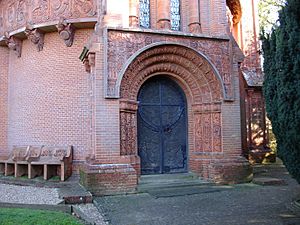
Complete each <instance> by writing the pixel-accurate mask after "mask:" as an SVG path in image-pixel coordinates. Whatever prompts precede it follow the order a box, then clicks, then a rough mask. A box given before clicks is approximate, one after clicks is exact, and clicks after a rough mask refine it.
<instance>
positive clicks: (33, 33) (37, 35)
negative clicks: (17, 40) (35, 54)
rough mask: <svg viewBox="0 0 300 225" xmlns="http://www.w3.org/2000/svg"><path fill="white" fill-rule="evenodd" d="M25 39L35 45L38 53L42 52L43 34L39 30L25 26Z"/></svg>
mask: <svg viewBox="0 0 300 225" xmlns="http://www.w3.org/2000/svg"><path fill="white" fill-rule="evenodd" d="M25 35H26V36H27V38H28V39H29V40H30V41H31V42H32V43H33V44H35V45H36V48H37V50H38V51H42V50H43V47H44V36H45V35H44V33H43V32H41V31H40V30H39V29H32V27H31V26H27V27H26V30H25Z"/></svg>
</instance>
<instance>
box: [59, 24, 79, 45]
mask: <svg viewBox="0 0 300 225" xmlns="http://www.w3.org/2000/svg"><path fill="white" fill-rule="evenodd" d="M56 27H57V30H58V33H59V36H60V37H61V38H62V39H63V41H64V42H65V44H66V46H67V47H71V46H72V44H73V40H74V35H75V28H74V27H73V25H72V24H70V23H67V22H66V20H65V19H64V18H60V20H59V23H58V24H57V25H56Z"/></svg>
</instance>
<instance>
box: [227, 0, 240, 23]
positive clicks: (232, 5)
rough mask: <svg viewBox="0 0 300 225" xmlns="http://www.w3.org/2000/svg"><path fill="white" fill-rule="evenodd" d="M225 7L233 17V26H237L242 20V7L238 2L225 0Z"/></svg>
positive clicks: (237, 0) (238, 0) (236, 0)
mask: <svg viewBox="0 0 300 225" xmlns="http://www.w3.org/2000/svg"><path fill="white" fill-rule="evenodd" d="M226 5H227V6H228V7H229V9H230V11H231V14H232V16H233V18H232V22H233V24H237V23H238V22H240V20H241V18H242V7H241V3H240V0H226Z"/></svg>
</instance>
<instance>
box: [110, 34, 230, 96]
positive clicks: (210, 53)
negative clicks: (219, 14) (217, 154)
mask: <svg viewBox="0 0 300 225" xmlns="http://www.w3.org/2000/svg"><path fill="white" fill-rule="evenodd" d="M164 42H165V43H178V44H180V45H183V46H187V47H190V48H191V49H194V50H196V51H197V52H199V53H201V54H203V55H205V56H206V57H207V58H208V59H209V60H210V61H211V62H212V64H213V65H214V67H215V68H216V69H217V71H218V72H219V74H220V76H221V79H222V81H223V85H224V89H225V90H224V91H225V96H224V98H225V99H226V100H233V99H234V94H233V88H234V85H233V77H232V58H231V57H232V54H231V52H230V41H229V40H223V39H209V38H196V37H183V36H173V35H166V34H165V35H162V34H154V33H143V32H130V31H122V30H109V31H108V34H107V46H106V48H107V62H108V63H107V69H106V79H105V82H106V87H105V88H106V97H107V98H118V97H119V86H118V85H119V83H118V80H120V76H122V74H121V73H122V72H124V71H123V70H124V68H125V66H126V65H128V63H130V61H129V59H130V57H133V56H135V54H137V52H138V51H143V49H145V48H147V46H149V45H154V44H155V43H164ZM145 54H147V50H146V51H145ZM158 54H160V53H158ZM174 54H175V53H174ZM160 57H163V54H162V55H160ZM161 59H162V58H161ZM191 69H192V68H191ZM216 79H217V78H216ZM213 88H214V87H213Z"/></svg>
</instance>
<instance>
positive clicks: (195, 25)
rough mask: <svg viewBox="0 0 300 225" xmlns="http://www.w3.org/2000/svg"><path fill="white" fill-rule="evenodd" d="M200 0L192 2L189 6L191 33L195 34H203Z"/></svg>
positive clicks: (192, 0)
mask: <svg viewBox="0 0 300 225" xmlns="http://www.w3.org/2000/svg"><path fill="white" fill-rule="evenodd" d="M199 11H200V8H199V0H191V1H190V4H189V25H188V26H189V31H190V32H191V33H194V34H199V33H201V24H200V16H199V15H200V12H199Z"/></svg>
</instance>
